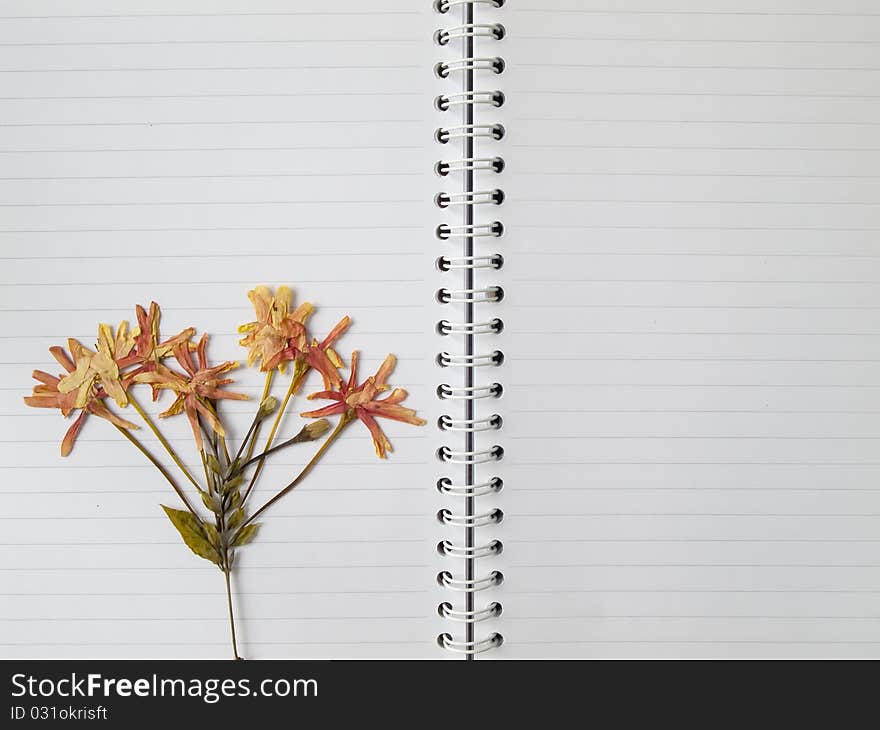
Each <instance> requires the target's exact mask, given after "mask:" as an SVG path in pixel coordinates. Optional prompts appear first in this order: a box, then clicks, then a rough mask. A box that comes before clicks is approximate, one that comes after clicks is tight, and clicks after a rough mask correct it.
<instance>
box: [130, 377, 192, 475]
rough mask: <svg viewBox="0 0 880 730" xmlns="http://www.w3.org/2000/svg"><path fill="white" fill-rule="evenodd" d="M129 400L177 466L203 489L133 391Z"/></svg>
mask: <svg viewBox="0 0 880 730" xmlns="http://www.w3.org/2000/svg"><path fill="white" fill-rule="evenodd" d="M128 401H129V403H131V405H132V406H133V407H134V409H135V410H136V411H137V412H138V414H139V415H140V417H141V418H143V419H144V423H146V424H147V426H149V428H150V430H151V431H152V432H153V434H154V435H155V436H156V438H157V439H159V443H160V444H162V446H164V447H165V451H167V452H168V455H169V456H170V457H171V458H172V460H173V461H174V463H175V464H177V466H178V467H179V468H180V470H181V471H182V472H183V474H184V476H185V477H186V478H187V479H189V480H190V481H191V482H192V483H193V486H195V488H196V489H201V487H199V483H198V482H197V481H196V480H195V479H194V478H193V475H192V474H190V473H189V469H187V468H186V466H185V465H184V463H183V461H182V460H181V458H180V457H179V456H178V455H177V452H176V451H175V450H174V449H173V448H171V444H169V443H168V440H167V439H166V438H165V437H164V436H163V435H162V432H161V431H160V430H159V429H158V427H157V426H156V424H155V423H153V419H152V418H150V417H149V416H148V415H147V412H146V411H145V410H144V409H143V408H141V405H140V403H138V402H137V401H136V400H135V399H134V398H133V397H132V395H131V392H129V393H128Z"/></svg>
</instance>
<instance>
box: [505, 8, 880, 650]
mask: <svg viewBox="0 0 880 730" xmlns="http://www.w3.org/2000/svg"><path fill="white" fill-rule="evenodd" d="M505 25H507V27H508V31H509V34H508V38H507V39H506V40H505V43H506V44H507V47H506V50H505V54H504V55H505V57H506V59H507V60H508V71H507V72H506V75H505V81H506V87H505V91H506V92H507V94H508V101H509V103H508V104H507V105H506V107H505V110H504V111H505V112H506V113H505V116H504V121H505V125H506V126H507V129H508V137H507V138H506V140H505V141H506V142H507V143H508V149H507V151H506V153H505V158H506V159H507V161H508V168H507V170H508V174H507V178H508V179H507V182H506V186H505V189H506V192H507V193H508V197H507V201H508V203H509V204H507V203H506V211H505V223H506V230H507V233H506V236H505V240H506V245H507V250H508V251H509V256H507V264H506V266H505V270H506V273H507V275H508V278H509V279H510V282H509V285H508V293H509V294H510V296H508V297H507V298H506V300H505V305H506V312H505V320H506V324H507V325H508V326H507V329H506V332H507V337H508V340H509V342H508V345H507V348H506V353H505V354H506V355H507V359H506V367H507V373H506V375H505V378H506V381H505V385H506V391H505V392H506V395H505V399H506V400H505V406H506V408H507V410H506V411H505V414H506V415H505V432H506V439H507V444H508V450H507V455H508V458H506V459H505V462H502V463H503V467H504V472H503V473H504V476H505V480H506V486H505V491H504V492H503V493H502V494H503V497H502V506H503V508H504V512H505V515H506V518H505V521H504V523H503V524H502V525H500V526H499V528H498V530H497V531H496V532H497V533H499V536H500V537H502V539H503V540H504V543H505V552H504V556H503V557H504V565H503V566H502V567H503V569H504V573H505V576H506V578H507V580H506V581H505V584H504V588H503V593H504V598H503V600H504V607H505V613H504V618H503V622H504V629H503V633H504V635H505V639H506V642H505V645H504V647H503V648H502V649H501V651H500V653H499V654H498V656H507V657H514V656H516V657H529V656H584V657H591V656H596V657H602V656H615V657H620V656H706V655H711V656H764V655H775V656H829V655H830V656H876V655H877V654H878V653H880V624H878V621H877V618H878V615H880V578H878V572H877V568H878V564H880V542H878V539H880V495H878V491H877V485H878V475H880V469H878V466H880V460H878V452H877V449H878V445H880V415H878V410H880V391H878V386H880V367H878V357H880V349H878V343H880V339H878V335H880V331H878V328H877V312H878V308H880V281H878V280H880V259H878V256H880V244H878V227H880V215H878V208H877V203H878V201H880V187H878V175H880V157H878V148H880V137H878V129H880V127H878V126H877V125H878V122H880V102H878V97H877V81H878V79H880V65H878V56H877V51H878V48H880V15H878V14H877V6H876V4H875V3H871V2H867V1H866V0H861V1H860V0H835V2H831V1H830V0H799V1H798V0H772V1H770V2H750V1H749V0H742V1H740V2H722V1H721V0H712V2H708V3H707V2H702V1H700V2H698V1H697V0H631V1H630V2H624V3H621V2H603V1H602V0H583V1H581V0H578V1H575V0H555V1H554V2H552V3H547V4H546V5H544V4H537V3H516V4H513V3H511V5H510V7H509V10H508V12H507V14H506V17H505Z"/></svg>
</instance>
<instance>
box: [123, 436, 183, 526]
mask: <svg viewBox="0 0 880 730" xmlns="http://www.w3.org/2000/svg"><path fill="white" fill-rule="evenodd" d="M114 425H115V424H114ZM116 430H117V431H119V433H121V434H122V435H123V436H125V438H127V439H128V440H129V441H131V443H132V444H134V446H135V447H136V448H137V450H138V451H140V452H141V453H142V454H143V455H144V456H146V457H147V458H148V459H149V460H150V462H151V463H152V464H153V466H155V467H156V468H157V469H158V470H159V471H160V472H161V474H162V476H163V477H165V478H166V479H167V480H168V483H169V484H170V485H171V486H172V487H173V488H174V491H175V492H177V496H178V497H180V499H181V501H182V502H183V503H184V504H185V505H186V508H187V509H188V510H189V511H190V512H192V514H193V515H195V516H196V517H198V514H197V513H196V511H195V510H194V509H193V508H192V505H191V504H190V503H189V501H188V500H187V498H186V495H185V494H184V493H183V490H182V489H181V488H180V485H179V484H178V483H177V482H176V481H175V479H174V477H172V476H171V474H170V473H169V472H168V470H167V469H166V468H165V466H164V465H163V464H162V462H160V461H159V460H158V459H157V458H156V457H155V456H153V455H152V454H151V453H150V452H149V451H148V450H147V448H146V447H145V446H144V445H143V444H142V443H141V442H140V441H138V440H137V439H136V438H135V437H134V436H132V435H131V434H130V433H129V432H128V429H125V428H122V427H121V426H116Z"/></svg>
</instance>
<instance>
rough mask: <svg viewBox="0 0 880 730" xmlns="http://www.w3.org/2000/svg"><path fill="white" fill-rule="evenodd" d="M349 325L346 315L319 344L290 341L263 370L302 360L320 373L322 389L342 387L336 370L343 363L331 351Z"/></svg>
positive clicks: (333, 351) (349, 321) (315, 339)
mask: <svg viewBox="0 0 880 730" xmlns="http://www.w3.org/2000/svg"><path fill="white" fill-rule="evenodd" d="M350 324H351V318H350V317H349V316H348V315H346V316H345V317H343V318H342V319H341V320H339V322H337V324H336V326H335V327H334V328H333V329H332V330H330V332H329V334H328V335H327V336H326V337H325V338H324V339H323V340H321V342H318V340H317V338H312V341H311V344H309V343H308V341H307V340H306V341H302V340H300V339H298V338H297V339H291V340H290V341H289V342H288V344H287V347H285V348H284V349H283V350H281V351H279V352H278V353H276V354H275V356H274V357H273V358H272V359H271V360H269V362H268V363H267V364H266V365H265V366H264V368H263V369H264V370H271V369H272V368H273V367H275V366H277V365H278V364H279V363H282V362H284V361H285V360H296V359H297V358H302V360H303V361H304V362H305V363H306V365H308V366H309V367H310V368H313V369H315V370H317V371H318V372H319V373H321V377H322V378H323V379H324V388H326V389H327V390H329V389H330V388H338V387H339V386H341V385H342V378H340V377H339V370H338V369H339V368H341V367H343V365H344V363H343V362H342V358H341V357H339V355H338V354H337V352H336V350H334V349H333V343H334V342H336V340H338V339H339V338H340V337H341V336H342V334H343V333H344V332H345V331H346V330H347V329H348V327H349V325H350Z"/></svg>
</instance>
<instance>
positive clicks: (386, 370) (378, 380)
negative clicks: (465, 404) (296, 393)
mask: <svg viewBox="0 0 880 730" xmlns="http://www.w3.org/2000/svg"><path fill="white" fill-rule="evenodd" d="M396 363H397V358H395V357H394V355H389V356H388V357H386V358H385V361H384V362H383V363H382V365H381V366H380V367H379V370H378V371H377V372H376V374H375V375H371V376H370V377H368V378H367V379H366V380H365V381H364V382H363V383H361V384H360V385H357V384H356V383H357V368H358V353H357V352H353V353H352V355H351V375H350V377H349V379H348V383H343V384H342V385H341V386H340V388H339V390H322V391H321V392H319V393H312V394H311V395H310V396H309V400H313V399H315V398H325V399H329V400H334V401H336V403H333V404H331V405H329V406H325V407H324V408H319V409H318V410H316V411H308V412H306V413H302V414H301V415H302V416H304V417H306V418H324V417H326V416H335V415H343V414H354V415H356V416H357V417H358V418H359V419H360V420H361V421H362V422H363V423H364V425H365V426H366V427H367V428H368V429H369V430H370V433H371V434H372V436H373V443H374V444H375V446H376V454H377V455H378V456H379V458H380V459H384V458H385V456H386V454H387V452H389V451H392V448H391V442H390V441H388V438H387V437H386V436H385V434H384V432H383V431H382V429H381V428H380V426H379V424H378V422H377V421H376V418H390V419H391V420H393V421H401V422H403V423H411V424H413V425H414V426H423V425H424V424H425V421H424V419H421V418H419V417H418V416H416V412H415V411H414V410H413V409H412V408H405V407H404V406H402V405H400V403H401V402H402V401H403V400H404V399H405V398H406V396H407V392H406V391H405V390H404V389H403V388H395V389H394V390H392V391H391V393H390V394H389V395H388V397H387V398H384V399H382V400H377V398H376V396H378V395H379V394H380V393H383V392H385V391H386V390H389V388H390V386H389V385H387V380H388V376H389V375H391V372H392V371H393V370H394V366H395V364H396Z"/></svg>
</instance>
